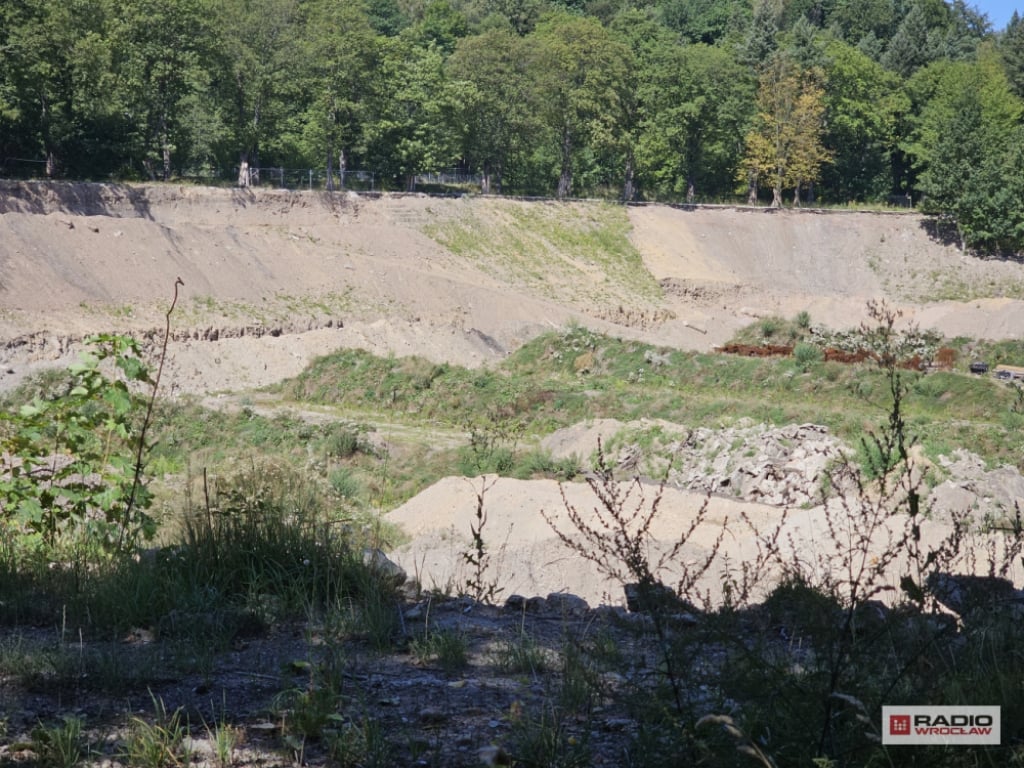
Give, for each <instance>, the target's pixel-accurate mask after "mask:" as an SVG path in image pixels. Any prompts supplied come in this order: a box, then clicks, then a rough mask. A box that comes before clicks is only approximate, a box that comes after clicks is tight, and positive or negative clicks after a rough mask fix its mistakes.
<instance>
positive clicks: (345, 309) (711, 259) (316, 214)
mask: <svg viewBox="0 0 1024 768" xmlns="http://www.w3.org/2000/svg"><path fill="white" fill-rule="evenodd" d="M606 216H618V217H620V220H621V222H622V224H623V225H624V227H625V228H628V230H629V240H630V241H629V243H628V244H627V248H626V249H625V250H626V251H630V249H633V250H631V251H630V252H629V253H625V252H624V251H623V249H618V250H612V251H611V252H612V253H614V254H618V256H615V257H614V258H605V259H604V260H603V261H602V260H598V259H595V260H588V254H587V253H585V252H582V253H581V252H579V251H572V250H571V249H572V243H573V242H574V238H572V237H560V236H559V233H560V232H564V231H570V230H571V231H572V232H574V233H579V232H582V233H584V234H585V233H586V231H587V228H588V227H591V226H595V225H594V222H595V221H597V222H598V223H599V220H600V219H601V218H602V217H606ZM626 217H628V218H626ZM926 223H927V222H926V221H925V220H924V219H922V218H921V217H919V216H916V215H914V214H882V213H822V212H811V211H802V212H801V211H779V212H768V211H764V210H751V209H743V208H727V207H722V208H697V209H690V210H682V209H676V208H671V207H666V206H656V205H652V206H637V207H630V208H629V209H628V211H626V212H623V211H622V209H619V208H611V207H608V206H605V207H603V208H602V207H601V205H600V204H596V203H595V204H587V203H571V204H565V205H555V204H551V203H528V202H521V201H510V200H495V199H484V198H451V199H437V198H428V197H425V196H417V195H411V196H410V195H399V196H383V197H372V198H368V197H365V196H357V195H350V194H334V195H330V194H319V193H306V192H289V191H275V190H255V191H246V192H243V191H239V190H229V189H203V188H195V187H179V186H139V187H134V186H116V185H115V186H112V185H89V184H26V183H4V182H0V388H3V387H7V386H11V385H12V384H14V383H16V382H17V381H18V380H20V378H21V377H22V376H24V375H25V374H27V373H29V372H31V371H33V370H35V369H37V368H38V367H40V366H44V365H53V364H55V363H59V362H61V361H64V360H67V359H68V358H69V357H70V356H72V355H73V354H74V353H75V351H76V349H77V347H78V346H79V345H80V342H81V339H82V338H83V336H84V335H86V334H88V333H92V332H97V331H130V332H134V333H141V334H142V335H144V336H148V337H149V338H151V339H153V340H155V339H158V338H159V337H160V333H161V332H162V328H163V327H164V322H165V313H166V311H167V308H168V306H169V304H170V300H171V296H172V292H173V286H174V284H175V280H176V279H177V278H179V277H180V278H181V279H182V281H183V282H184V287H183V288H182V290H181V294H180V296H179V301H178V305H177V308H176V310H175V313H174V316H173V322H172V325H173V329H174V330H173V339H174V340H173V342H172V343H171V345H170V348H169V360H168V367H167V369H166V370H165V374H164V382H165V385H166V387H167V390H169V391H171V392H183V391H189V392H215V391H219V390H228V389H230V390H240V389H245V388H250V387H255V386H259V385H263V384H267V383H271V382H274V381H278V380H281V379H283V378H285V377H288V376H292V375H295V374H297V373H298V372H299V371H301V370H302V369H303V368H304V367H305V366H306V365H307V363H308V362H309V361H310V360H311V359H312V358H313V357H314V356H316V355H319V354H324V353H327V352H331V351H334V350H336V349H338V348H341V347H360V348H364V349H368V350H370V351H373V352H376V353H380V354H387V353H394V354H396V355H408V354H417V355H421V356H424V357H427V358H429V359H433V360H437V361H449V362H453V363H460V364H465V365H480V364H485V363H487V362H489V361H495V360H498V359H500V358H501V357H503V356H504V355H506V354H507V353H508V352H510V351H511V350H513V349H515V348H516V347H517V346H518V345H520V344H522V343H523V342H525V341H526V340H528V339H529V338H531V337H532V336H534V335H535V334H537V333H540V332H542V331H545V330H549V329H551V328H557V327H560V326H563V325H564V324H566V323H568V322H570V321H573V322H578V323H581V324H584V325H586V326H589V327H591V328H593V329H595V330H599V331H604V332H609V333H612V334H615V335H618V336H624V337H629V338H636V339H641V340H644V341H648V342H651V343H655V344H663V345H667V346H675V347H682V348H690V349H708V348H710V347H712V346H714V345H717V344H721V343H722V342H724V341H725V340H727V339H728V338H729V337H730V336H731V335H733V333H734V332H735V331H736V330H737V329H738V328H740V327H742V326H744V325H747V324H749V323H750V322H752V321H754V320H755V319H756V318H758V317H763V316H767V315H772V314H779V315H783V316H787V317H791V316H793V315H794V314H796V313H797V312H800V311H807V312H809V313H810V314H811V317H812V319H813V320H814V322H816V323H823V324H826V325H829V326H832V327H834V328H843V327H849V326H854V325H857V324H858V323H859V322H860V321H861V320H862V319H863V318H864V312H865V304H866V302H867V301H868V300H869V299H882V298H884V299H886V300H887V301H889V302H890V303H891V304H893V305H895V306H897V307H899V308H901V309H902V310H903V311H904V312H905V317H906V318H907V319H908V320H909V321H916V322H917V323H919V324H920V325H922V326H924V327H932V328H935V329H937V330H939V331H941V332H943V333H945V334H946V335H948V336H954V335H968V336H974V337H979V338H981V337H987V338H1005V337H1012V336H1016V335H1018V334H1019V333H1020V332H1021V327H1022V320H1024V304H1022V302H1021V300H1020V299H1021V298H1022V297H1024V268H1022V266H1021V265H1020V264H1019V263H1013V262H1002V261H981V260H978V259H974V258H971V257H968V256H965V255H963V254H961V253H960V252H959V251H957V250H956V249H955V248H951V247H948V246H945V245H942V244H941V243H939V242H937V241H936V240H934V239H932V238H930V237H929V235H928V233H927V231H926ZM460 243H461V245H460ZM481 243H485V244H486V246H484V247H481ZM520 243H522V244H523V246H522V247H523V248H524V249H526V248H527V247H529V249H532V250H531V253H530V254H529V255H528V256H523V258H518V257H519V255H520V254H518V253H517V248H518V247H519V244H520ZM445 244H447V245H445ZM467 244H468V245H467ZM538 254H539V255H538ZM615 258H619V259H620V261H619V262H616V261H615ZM545 265H550V268H544V267H545ZM652 287H653V290H652ZM154 343H155V342H154ZM165 391H166V390H165ZM723 471H724V470H723ZM581 488H582V487H580V488H575V489H574V490H573V491H572V493H577V492H579V491H581ZM573 498H575V497H573ZM474 501H475V495H474V491H473V487H472V485H471V484H470V482H469V481H466V480H464V479H461V478H454V479H453V478H449V479H447V480H442V481H440V482H439V483H438V485H437V486H435V487H434V488H433V489H431V490H430V491H428V492H426V493H425V494H424V495H423V497H422V498H418V499H415V500H413V501H411V502H410V503H409V504H408V505H406V507H405V508H404V509H405V512H409V511H410V510H411V520H413V521H414V522H415V524H416V525H419V526H421V528H423V530H421V531H420V532H419V534H417V535H416V539H415V540H414V542H413V543H412V544H411V545H410V548H409V549H408V551H407V552H406V553H405V556H406V557H407V558H408V559H407V560H406V564H407V565H408V566H410V567H413V568H418V567H422V566H429V571H430V573H429V575H430V577H431V578H433V579H435V580H437V579H441V580H444V579H455V580H456V581H457V580H459V579H460V578H462V575H461V574H459V573H456V572H455V571H454V570H452V568H453V567H454V566H453V563H454V564H456V565H457V564H458V563H459V562H461V561H460V560H459V558H458V553H457V552H453V551H451V550H452V549H453V548H456V549H457V548H458V547H459V546H463V545H464V542H462V540H461V539H460V538H459V536H456V535H453V531H454V532H459V531H461V532H462V533H463V534H464V533H465V532H466V531H467V530H468V528H467V524H466V519H464V518H465V515H466V514H468V513H467V510H469V512H472V510H473V508H474V507H473V503H474ZM488 502H489V506H490V509H491V512H490V514H491V519H492V531H491V532H492V533H493V534H495V535H496V536H497V537H498V541H499V544H497V546H500V547H501V551H500V555H501V558H507V560H506V562H507V563H508V564H510V565H509V567H508V568H507V569H505V570H504V572H505V574H506V575H507V578H508V579H509V581H508V582H507V583H506V584H505V585H504V586H505V587H506V588H507V590H509V591H513V590H520V591H526V592H530V591H538V590H540V591H543V590H550V591H554V590H557V589H563V588H570V589H573V590H574V591H577V592H579V593H581V594H585V595H586V596H587V597H588V598H589V599H592V600H598V599H606V598H611V599H613V600H614V599H615V598H614V597H613V596H611V595H610V594H609V591H610V590H611V585H610V584H608V583H606V582H605V581H602V580H601V579H600V578H598V575H597V574H596V573H592V572H589V571H587V570H586V569H585V568H582V567H581V564H580V563H579V562H578V558H577V559H575V560H574V559H573V558H572V557H569V556H567V555H566V552H565V551H564V548H562V547H561V546H560V545H558V544H557V542H553V541H552V538H551V536H552V532H551V530H550V528H549V526H548V525H547V524H546V523H544V522H543V518H542V517H541V516H540V514H539V512H540V510H544V511H546V512H548V513H551V514H557V513H558V512H559V510H560V509H562V507H563V505H564V500H563V499H562V497H561V493H560V491H559V489H558V487H557V485H556V484H554V483H550V482H543V481H538V482H534V483H528V484H523V483H517V482H516V481H512V480H501V481H500V482H497V483H495V484H494V486H493V487H492V488H491V489H490V490H488ZM578 503H579V504H581V505H585V504H586V503H587V500H586V499H583V498H580V499H578ZM741 503H744V502H741V501H735V502H734V501H728V502H727V501H726V500H717V501H715V503H714V506H713V508H712V509H711V510H710V512H709V514H710V515H711V518H713V519H712V520H711V522H712V523H716V524H717V525H719V528H720V527H721V525H722V523H721V522H716V521H719V518H721V519H722V520H724V519H725V517H729V518H730V519H733V518H734V514H733V513H734V512H735V510H731V509H729V510H727V509H725V506H728V505H729V504H733V505H736V504H741ZM699 507H700V501H699V499H698V498H697V497H694V496H693V494H692V493H690V492H687V491H683V490H678V491H677V490H673V491H672V492H671V493H670V494H669V498H668V499H667V501H666V505H665V508H666V509H667V510H669V512H670V513H671V514H669V515H668V518H667V519H666V524H670V523H671V521H672V520H675V521H676V522H677V523H678V522H679V521H680V520H683V521H685V520H687V519H689V518H690V517H691V516H692V515H693V513H694V510H695V509H699ZM405 512H403V510H397V511H396V512H395V518H396V519H401V518H402V516H403V514H405ZM531 512H532V513H536V514H530V513H531ZM747 513H748V514H749V515H752V516H753V517H754V518H757V519H758V520H760V521H761V522H762V523H763V524H768V523H769V522H770V521H772V520H775V519H776V518H777V517H778V514H779V513H778V510H777V508H775V507H771V506H768V505H749V504H748V505H747ZM814 514H815V513H814V512H813V510H812V511H807V510H800V511H799V512H798V513H793V515H792V518H791V523H792V524H793V525H796V526H797V527H798V528H800V529H801V530H804V529H806V531H811V530H814V524H815V522H814V520H813V519H811V518H814ZM819 522H820V520H819ZM410 525H412V523H410ZM801 526H802V527H801ZM713 527H714V525H712V528H713ZM669 538H671V536H669ZM698 544H700V546H705V545H707V542H703V543H701V542H695V543H694V545H695V546H697V545H698ZM698 549H699V547H698ZM495 554H496V555H497V554H499V553H498V552H496V553H495ZM696 554H699V552H696ZM434 560H436V561H437V562H436V563H435V562H434ZM428 561H429V562H428ZM513 565H514V567H513ZM446 569H447V570H446Z"/></svg>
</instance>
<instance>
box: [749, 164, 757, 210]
mask: <svg viewBox="0 0 1024 768" xmlns="http://www.w3.org/2000/svg"><path fill="white" fill-rule="evenodd" d="M747 205H757V171H751V172H750V173H749V175H748V176H747Z"/></svg>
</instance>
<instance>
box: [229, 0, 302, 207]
mask: <svg viewBox="0 0 1024 768" xmlns="http://www.w3.org/2000/svg"><path fill="white" fill-rule="evenodd" d="M298 9H299V3H298V0H224V1H223V2H221V3H219V4H218V6H217V16H216V26H217V30H216V33H217V39H216V46H215V47H216V50H217V53H218V55H217V57H216V61H215V64H214V70H213V89H214V91H215V93H216V98H217V104H218V106H219V110H218V111H219V113H220V120H221V124H222V125H223V126H224V133H225V134H226V135H225V136H224V137H223V140H224V141H225V143H227V144H228V145H229V146H230V147H231V149H232V152H233V153H235V156H236V157H237V160H238V185H239V186H240V187H247V186H249V185H250V184H251V183H252V182H253V181H254V179H253V168H259V165H260V158H261V151H262V150H263V149H264V148H265V146H266V144H267V143H268V141H272V140H273V139H274V138H276V136H277V135H278V134H279V132H280V131H281V130H282V123H283V121H284V120H285V119H286V117H287V116H288V114H289V112H290V109H289V100H288V99H287V98H286V97H287V95H288V93H289V84H290V83H291V82H292V80H293V78H294V74H295V70H296V64H295V51H296V45H297V43H298V41H299V40H300V39H301V37H300V27H299V24H298Z"/></svg>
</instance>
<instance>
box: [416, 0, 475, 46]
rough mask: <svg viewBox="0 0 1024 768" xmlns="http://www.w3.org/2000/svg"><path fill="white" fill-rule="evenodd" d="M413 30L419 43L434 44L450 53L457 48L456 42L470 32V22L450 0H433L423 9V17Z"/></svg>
mask: <svg viewBox="0 0 1024 768" xmlns="http://www.w3.org/2000/svg"><path fill="white" fill-rule="evenodd" d="M411 31H412V35H413V39H414V40H415V42H416V43H418V44H419V45H421V46H424V47H427V46H429V45H431V44H433V45H435V46H437V47H438V48H439V49H441V50H442V51H443V52H444V53H445V55H448V54H450V53H451V52H452V51H453V50H455V45H456V43H458V41H459V40H460V39H461V38H463V37H465V36H466V35H468V34H469V22H468V21H467V20H466V17H465V15H464V14H462V13H461V12H459V11H457V10H455V9H454V8H453V7H452V5H451V3H449V2H448V0H431V2H430V3H429V4H428V5H427V7H426V8H425V9H424V11H423V18H422V19H420V21H419V22H417V23H416V24H415V25H414V26H413V28H412V30H411Z"/></svg>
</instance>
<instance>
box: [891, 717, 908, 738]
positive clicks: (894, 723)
mask: <svg viewBox="0 0 1024 768" xmlns="http://www.w3.org/2000/svg"><path fill="white" fill-rule="evenodd" d="M889 735H891V736H909V735H910V715H889Z"/></svg>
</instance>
